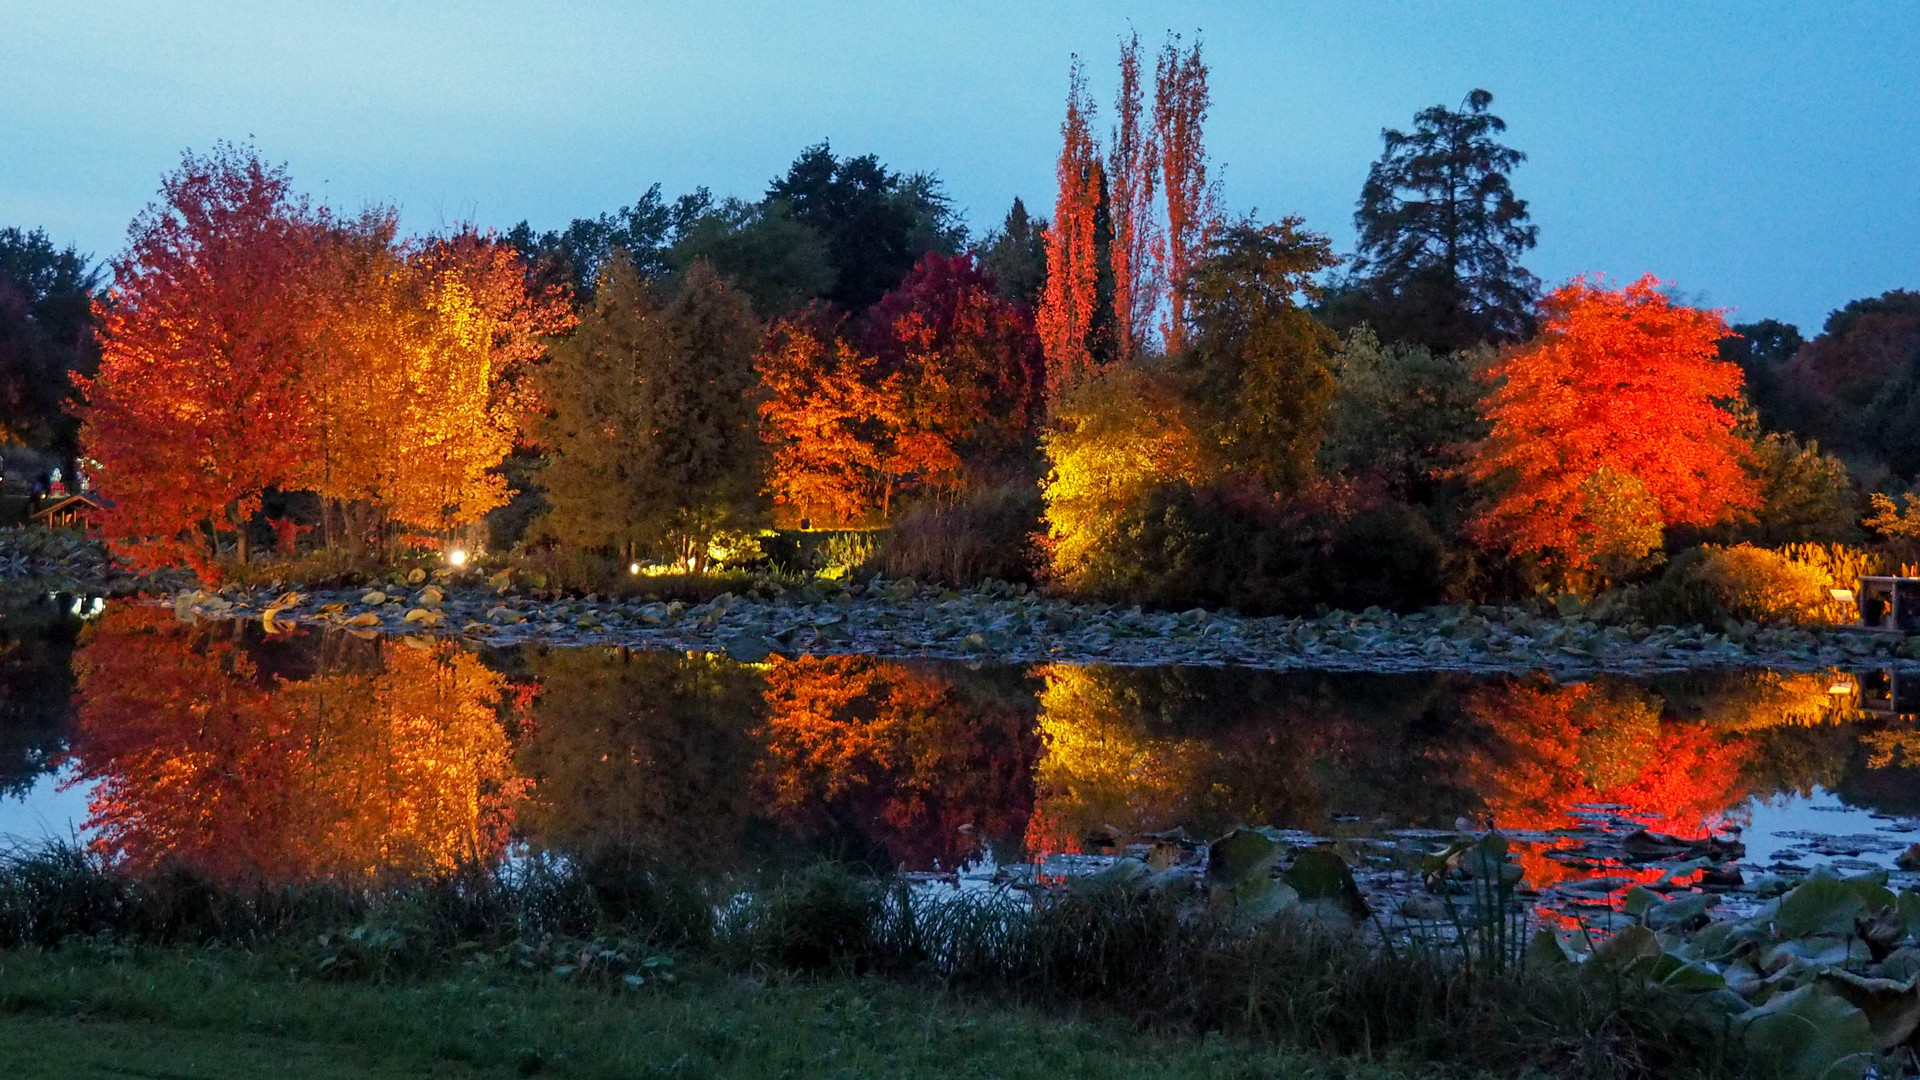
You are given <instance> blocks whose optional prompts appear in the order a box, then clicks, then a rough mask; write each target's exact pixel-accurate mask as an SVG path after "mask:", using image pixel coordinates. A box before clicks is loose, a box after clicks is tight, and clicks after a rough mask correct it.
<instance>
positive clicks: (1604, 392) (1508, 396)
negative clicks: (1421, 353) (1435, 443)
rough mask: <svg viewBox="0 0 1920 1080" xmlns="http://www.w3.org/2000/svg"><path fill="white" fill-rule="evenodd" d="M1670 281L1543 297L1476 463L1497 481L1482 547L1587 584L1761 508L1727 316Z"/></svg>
mask: <svg viewBox="0 0 1920 1080" xmlns="http://www.w3.org/2000/svg"><path fill="white" fill-rule="evenodd" d="M1659 286H1660V283H1659V281H1658V280H1657V279H1655V278H1654V277H1652V276H1647V277H1643V278H1641V279H1640V280H1639V281H1636V282H1634V283H1633V284H1631V285H1628V286H1627V287H1625V288H1623V289H1610V288H1607V287H1606V286H1605V285H1604V284H1602V283H1600V282H1599V281H1597V280H1595V279H1592V278H1578V279H1575V280H1573V281H1571V282H1568V283H1567V284H1566V285H1563V286H1561V287H1560V288H1559V289H1557V290H1555V291H1554V292H1553V293H1551V294H1549V295H1548V296H1547V297H1546V298H1545V299H1544V300H1543V301H1542V302H1541V305H1540V333H1539V336H1537V337H1535V338H1534V339H1533V340H1532V341H1530V342H1528V343H1526V344H1525V345H1522V346H1518V347H1515V348H1513V349H1510V350H1508V351H1507V352H1506V353H1504V354H1503V355H1502V356H1501V357H1500V358H1499V359H1498V360H1497V361H1496V362H1495V364H1494V366H1493V368H1492V371H1491V372H1490V374H1491V375H1492V377H1493V380H1494V382H1495V384H1496V386H1497V389H1495V390H1494V392H1493V393H1492V395H1490V397H1489V398H1488V400H1487V403H1486V406H1485V415H1486V418H1487V419H1488V420H1489V421H1491V423H1492V431H1491V433H1490V434H1489V435H1488V437H1487V438H1486V439H1485V440H1484V441H1483V442H1482V443H1480V444H1479V445H1478V446H1477V447H1476V448H1475V450H1474V452H1473V455H1472V457H1471V458H1470V460H1469V462H1468V465H1467V472H1468V475H1469V476H1471V477H1472V478H1473V479H1474V480H1476V481H1478V482H1480V483H1482V484H1484V485H1487V486H1488V488H1489V489H1491V491H1492V495H1491V497H1490V499H1489V501H1488V502H1487V503H1486V505H1485V506H1484V507H1483V508H1482V510H1481V512H1480V513H1479V515H1478V516H1477V518H1476V519H1475V520H1474V521H1473V523H1472V533H1473V535H1474V537H1475V538H1476V539H1477V540H1478V541H1479V542H1480V543H1481V544H1483V545H1485V546H1487V547H1490V548H1500V549H1504V550H1506V551H1508V552H1510V553H1513V554H1516V555H1535V556H1539V557H1541V558H1542V559H1543V560H1544V561H1545V562H1546V563H1547V564H1548V566H1549V567H1551V568H1554V569H1556V570H1558V571H1559V572H1560V573H1561V574H1563V575H1565V576H1566V577H1568V578H1570V579H1574V580H1578V579H1579V578H1580V577H1581V576H1582V575H1591V574H1594V573H1601V574H1606V573H1607V571H1608V568H1609V567H1610V566H1613V565H1618V564H1619V563H1620V562H1621V561H1622V560H1625V561H1629V562H1630V561H1631V560H1634V559H1637V558H1639V557H1640V556H1642V555H1645V554H1646V553H1647V552H1649V551H1651V550H1652V549H1653V548H1654V547H1656V546H1657V545H1658V544H1659V543H1660V538H1661V532H1662V530H1663V529H1665V528H1666V527H1669V526H1673V525H1692V526H1706V525H1712V524H1715V523H1716V522H1720V521H1723V520H1726V519H1727V518H1728V517H1729V516H1730V515H1732V514H1734V513H1737V512H1738V511H1740V510H1741V509H1743V508H1746V507H1749V506H1752V505H1753V504H1754V502H1755V501H1756V498H1757V494H1756V492H1755V488H1754V482H1753V480H1752V479H1751V478H1750V476H1749V475H1748V473H1747V471H1746V470H1745V469H1744V468H1743V467H1742V464H1743V462H1744V461H1745V459H1746V456H1747V454H1748V452H1749V448H1748V446H1747V444H1746V442H1745V441H1744V440H1742V439H1741V438H1740V437H1739V436H1738V435H1736V434H1735V433H1734V431H1733V425H1734V416H1733V414H1732V412H1730V411H1729V409H1728V406H1729V404H1730V403H1731V402H1732V400H1733V399H1734V398H1735V397H1736V396H1737V395H1738V394H1739V393H1740V389H1741V382H1742V380H1741V373H1740V369H1739V367H1737V366H1736V365H1734V364H1730V363H1727V362H1725V361H1722V360H1721V359H1719V354H1718V351H1717V349H1716V346H1715V343H1716V342H1717V341H1719V340H1720V339H1721V338H1723V337H1725V336H1726V335H1727V327H1726V323H1725V322H1723V321H1722V320H1721V318H1720V316H1719V315H1718V314H1716V313H1714V312H1711V311H1702V310H1699V309H1696V308H1690V307H1686V306H1684V305H1681V304H1676V303H1674V302H1673V301H1672V300H1670V299H1668V297H1667V296H1665V295H1664V294H1663V293H1661V291H1660V287H1659Z"/></svg>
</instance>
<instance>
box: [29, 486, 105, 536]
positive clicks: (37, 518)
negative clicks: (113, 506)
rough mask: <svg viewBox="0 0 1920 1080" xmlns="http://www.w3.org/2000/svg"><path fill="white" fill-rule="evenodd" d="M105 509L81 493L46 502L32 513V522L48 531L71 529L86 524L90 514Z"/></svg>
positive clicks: (91, 497)
mask: <svg viewBox="0 0 1920 1080" xmlns="http://www.w3.org/2000/svg"><path fill="white" fill-rule="evenodd" d="M105 509H106V507H105V506H103V505H101V503H100V502H98V501H96V500H95V499H94V497H93V496H91V495H88V494H86V493H84V492H82V493H81V494H78V495H69V496H67V497H66V498H64V499H49V500H47V504H46V505H45V506H42V507H41V508H40V509H38V510H36V511H34V513H33V520H34V523H35V524H39V525H45V526H46V527H47V528H49V529H71V528H76V527H79V526H81V525H84V524H86V520H87V518H88V517H89V516H90V515H91V514H96V513H99V512H100V511H102V510H105Z"/></svg>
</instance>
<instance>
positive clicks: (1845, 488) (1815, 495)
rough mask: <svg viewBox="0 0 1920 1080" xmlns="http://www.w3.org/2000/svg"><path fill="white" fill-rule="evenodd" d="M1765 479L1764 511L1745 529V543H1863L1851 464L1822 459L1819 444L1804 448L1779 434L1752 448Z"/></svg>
mask: <svg viewBox="0 0 1920 1080" xmlns="http://www.w3.org/2000/svg"><path fill="white" fill-rule="evenodd" d="M1753 468H1754V470H1755V472H1757V473H1758V475H1759V479H1760V507H1759V509H1757V510H1755V511H1754V515H1753V520H1752V522H1750V523H1748V524H1746V525H1744V526H1742V527H1741V539H1746V540H1751V541H1753V542H1754V543H1758V544H1794V543H1803V542H1805V543H1834V542H1850V541H1854V540H1857V539H1859V535H1860V528H1859V524H1858V523H1859V519H1860V506H1859V498H1858V497H1857V496H1856V495H1855V494H1854V490H1853V478H1852V477H1851V476H1850V475H1848V473H1847V466H1846V463H1845V462H1843V461H1841V460H1840V459H1839V458H1837V457H1834V456H1833V455H1832V454H1827V453H1822V452H1821V450H1820V444H1819V443H1818V442H1807V443H1802V442H1801V441H1800V440H1799V439H1797V438H1795V437H1794V436H1792V435H1791V434H1788V433H1785V432H1774V433H1772V434H1770V435H1766V436H1763V437H1761V438H1759V439H1756V440H1755V441H1754V444H1753Z"/></svg>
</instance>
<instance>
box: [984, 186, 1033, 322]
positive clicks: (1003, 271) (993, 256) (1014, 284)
mask: <svg viewBox="0 0 1920 1080" xmlns="http://www.w3.org/2000/svg"><path fill="white" fill-rule="evenodd" d="M980 265H981V266H982V267H984V268H985V269H986V271H987V272H988V273H989V274H992V275H993V281H994V290H995V291H996V292H998V293H999V294H1000V295H1001V296H1002V297H1004V298H1006V299H1008V300H1018V301H1020V302H1022V303H1024V304H1027V305H1028V306H1029V307H1035V306H1038V305H1039V303H1040V290H1042V289H1044V288H1046V284H1047V219H1046V218H1035V217H1029V216H1027V206H1026V204H1025V203H1023V202H1021V201H1020V199H1019V198H1018V197H1016V198H1015V199H1014V200H1013V208H1012V209H1010V210H1008V211H1007V218H1006V220H1005V221H1003V222H1001V223H1000V227H999V228H998V229H995V230H993V231H992V232H990V233H988V234H987V238H986V240H985V241H984V242H983V243H982V244H981V245H980Z"/></svg>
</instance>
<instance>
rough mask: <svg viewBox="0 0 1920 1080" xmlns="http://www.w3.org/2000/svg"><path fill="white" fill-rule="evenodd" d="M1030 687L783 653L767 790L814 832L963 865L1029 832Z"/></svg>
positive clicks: (896, 855) (769, 713)
mask: <svg viewBox="0 0 1920 1080" xmlns="http://www.w3.org/2000/svg"><path fill="white" fill-rule="evenodd" d="M954 674H955V675H956V676H958V673H957V672H955V673H954ZM1007 674H1009V675H1011V673H1007ZM1023 682H1024V680H1021V679H1019V678H1018V677H1017V676H1015V677H1013V678H1012V679H1011V680H1009V679H1007V678H1005V677H1003V678H1000V679H995V678H994V677H993V676H991V675H986V676H982V677H977V678H973V679H965V678H960V677H951V678H950V677H946V676H945V675H943V674H942V673H937V672H936V671H935V670H933V669H931V668H928V667H923V666H920V665H910V664H902V663H896V662H891V661H885V660H875V659H871V658H867V657H801V658H799V659H795V660H782V659H776V660H774V661H773V662H772V664H771V665H769V667H768V668H767V671H766V722H765V724H764V726H763V727H762V729H761V735H762V738H763V739H764V742H765V749H766V758H765V761H764V763H763V766H762V770H761V772H760V776H759V785H758V786H759V789H760V791H761V792H762V794H763V797H764V798H765V799H766V802H767V805H768V807H769V809H770V810H771V812H772V813H774V814H775V815H777V816H778V817H779V818H780V819H781V820H782V821H783V822H785V823H787V824H788V825H790V826H792V827H795V828H798V829H800V830H802V831H804V832H809V833H812V834H814V835H816V836H819V837H823V838H826V839H827V840H829V841H830V842H837V843H839V844H841V845H843V846H844V845H850V844H851V845H858V846H860V847H864V848H865V849H866V852H867V853H871V852H873V851H874V850H875V849H877V850H878V851H881V852H884V853H885V854H886V856H887V857H888V858H889V859H890V860H891V861H893V862H895V863H899V864H904V865H908V866H916V867H926V866H932V865H936V864H937V865H946V866H952V865H954V864H955V863H957V862H960V861H963V860H964V859H965V858H967V857H968V856H969V855H971V854H972V853H973V850H974V848H975V846H976V844H977V843H978V842H979V841H980V840H983V839H986V838H1004V837H1010V836H1018V835H1020V834H1021V832H1022V831H1024V829H1025V826H1026V820H1027V816H1028V814H1029V813H1030V811H1031V808H1032V800H1033V789H1032V781H1031V770H1032V762H1033V758H1034V755H1035V752H1036V751H1037V749H1038V742H1037V740H1036V738H1035V736H1034V733H1033V705H1032V695H1031V691H1030V690H1027V689H1026V688H1025V687H1024V686H1023V685H1022V683H1023Z"/></svg>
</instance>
